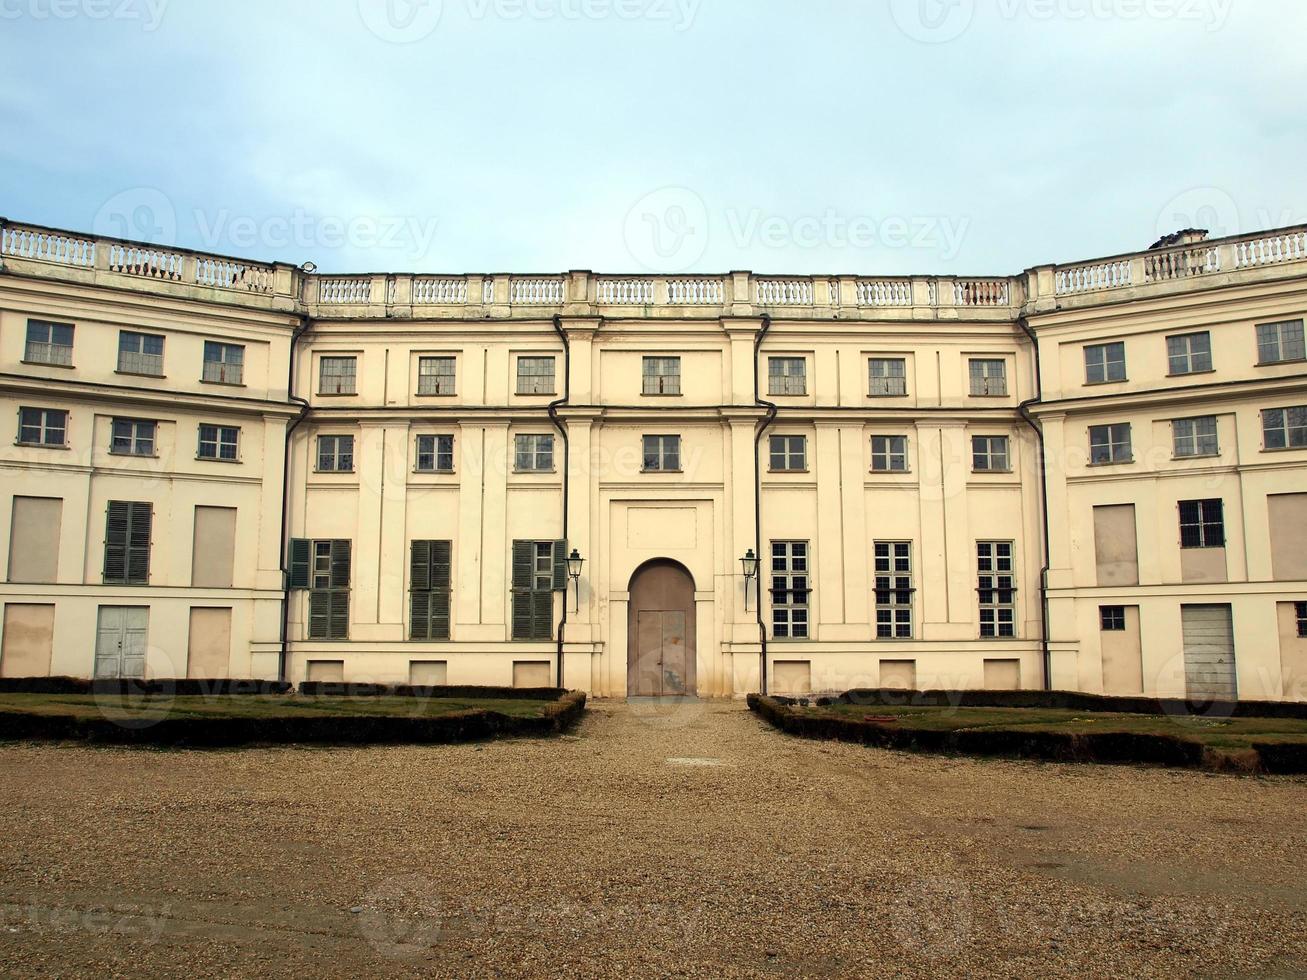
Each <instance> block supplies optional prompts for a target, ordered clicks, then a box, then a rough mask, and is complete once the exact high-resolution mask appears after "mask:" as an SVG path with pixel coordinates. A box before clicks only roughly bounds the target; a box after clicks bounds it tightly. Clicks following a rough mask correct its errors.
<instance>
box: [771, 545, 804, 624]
mask: <svg viewBox="0 0 1307 980" xmlns="http://www.w3.org/2000/svg"><path fill="white" fill-rule="evenodd" d="M771 568H772V586H771V604H772V610H771V618H772V635H773V636H774V637H776V638H777V639H789V640H804V639H807V638H808V597H809V596H810V595H811V594H812V590H811V589H810V588H808V542H807V541H773V542H772V544H771Z"/></svg>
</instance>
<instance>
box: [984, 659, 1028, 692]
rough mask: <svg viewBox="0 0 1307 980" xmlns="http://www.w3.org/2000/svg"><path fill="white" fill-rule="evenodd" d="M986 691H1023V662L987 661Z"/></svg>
mask: <svg viewBox="0 0 1307 980" xmlns="http://www.w3.org/2000/svg"><path fill="white" fill-rule="evenodd" d="M985 690H986V691H1019V690H1021V661H1020V660H986V661H985Z"/></svg>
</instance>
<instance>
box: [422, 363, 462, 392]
mask: <svg viewBox="0 0 1307 980" xmlns="http://www.w3.org/2000/svg"><path fill="white" fill-rule="evenodd" d="M456 366H457V362H456V361H455V359H454V358H452V357H420V358H418V394H419V395H452V394H454V370H455V368H456Z"/></svg>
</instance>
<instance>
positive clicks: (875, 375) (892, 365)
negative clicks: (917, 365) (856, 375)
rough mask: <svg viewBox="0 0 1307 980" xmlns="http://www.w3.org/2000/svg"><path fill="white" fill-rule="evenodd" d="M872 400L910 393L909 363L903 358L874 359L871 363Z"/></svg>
mask: <svg viewBox="0 0 1307 980" xmlns="http://www.w3.org/2000/svg"><path fill="white" fill-rule="evenodd" d="M868 363H869V369H868V370H869V374H870V378H871V389H870V393H871V397H872V398H894V397H897V396H901V395H906V394H907V393H908V362H907V361H906V360H905V359H904V358H902V357H873V358H872V359H871V360H870V361H869V362H868Z"/></svg>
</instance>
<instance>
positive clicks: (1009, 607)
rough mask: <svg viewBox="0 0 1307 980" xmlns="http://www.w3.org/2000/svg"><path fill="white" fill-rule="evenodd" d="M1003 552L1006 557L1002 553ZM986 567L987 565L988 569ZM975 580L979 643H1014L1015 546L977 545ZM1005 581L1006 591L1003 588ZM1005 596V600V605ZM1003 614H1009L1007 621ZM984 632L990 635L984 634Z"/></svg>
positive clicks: (1015, 627) (1015, 596) (1010, 543)
mask: <svg viewBox="0 0 1307 980" xmlns="http://www.w3.org/2000/svg"><path fill="white" fill-rule="evenodd" d="M1004 549H1006V552H1007V553H1006V554H1004V553H1003V551H1004ZM986 563H988V565H989V567H988V568H986ZM1004 564H1006V567H1004ZM976 580H977V583H978V584H977V588H976V599H977V605H978V609H979V616H978V618H977V623H978V625H979V627H980V630H979V634H980V638H981V639H982V640H1015V639H1017V572H1016V542H1014V541H977V542H976ZM1005 580H1006V582H1007V587H1006V588H1004V587H1003V582H1004V581H1005ZM987 596H988V597H989V599H988V600H987V599H986V597H987ZM1004 596H1007V599H1006V601H1004V598H1003V597H1004ZM1005 612H1006V613H1007V614H1008V615H1007V617H1006V618H1005V617H1004V615H1003V614H1004V613H1005ZM987 620H988V622H987ZM987 628H989V629H990V630H991V632H988V633H987V632H986V629H987ZM1005 628H1006V630H1007V631H1006V632H1005V631H1004V630H1005Z"/></svg>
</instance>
